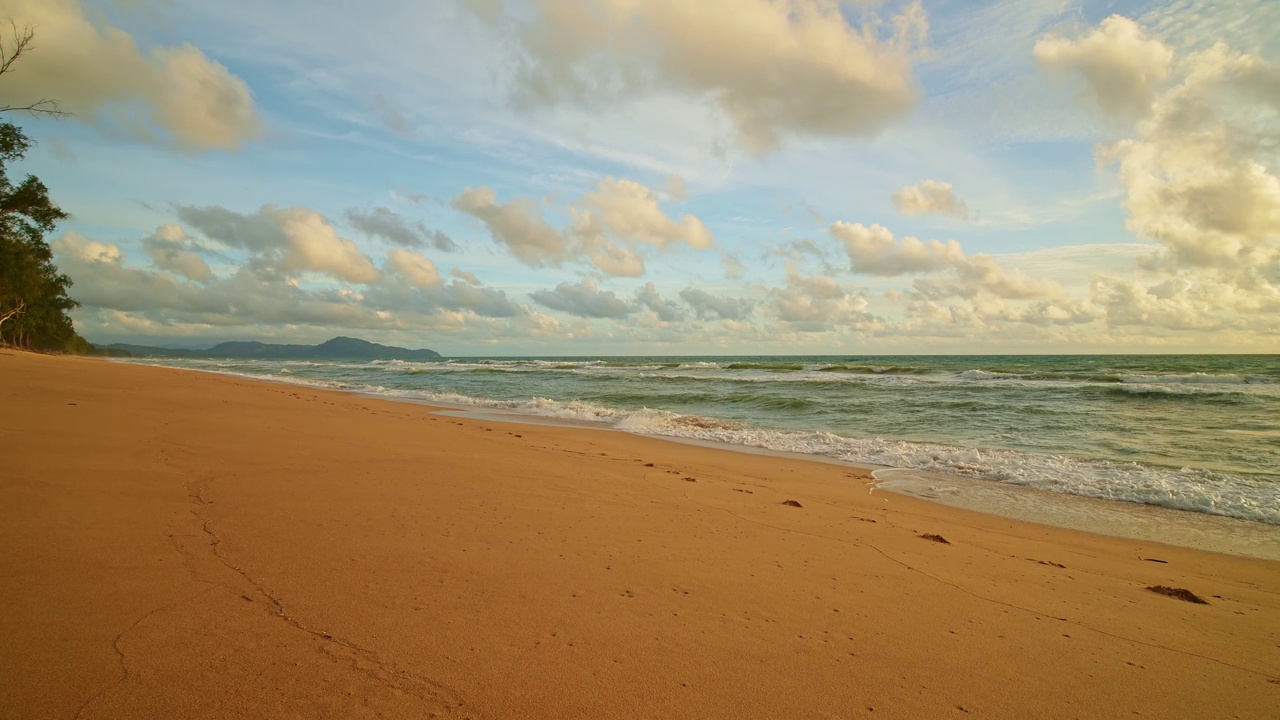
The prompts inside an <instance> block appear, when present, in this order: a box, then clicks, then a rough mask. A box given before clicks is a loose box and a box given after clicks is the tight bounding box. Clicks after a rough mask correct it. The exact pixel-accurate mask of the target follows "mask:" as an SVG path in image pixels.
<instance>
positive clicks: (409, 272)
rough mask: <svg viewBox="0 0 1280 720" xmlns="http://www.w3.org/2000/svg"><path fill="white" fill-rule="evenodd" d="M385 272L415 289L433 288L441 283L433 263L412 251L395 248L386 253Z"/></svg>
mask: <svg viewBox="0 0 1280 720" xmlns="http://www.w3.org/2000/svg"><path fill="white" fill-rule="evenodd" d="M387 270H388V271H390V272H392V273H394V274H396V275H398V276H400V277H402V278H404V279H405V280H408V281H409V283H410V284H412V285H415V286H417V287H435V286H436V285H439V284H440V283H441V282H442V281H441V279H440V272H439V271H438V270H436V266H435V263H433V262H431V260H429V259H428V258H425V257H423V256H422V255H419V254H418V253H416V252H413V251H412V250H404V249H401V248H396V249H394V250H392V251H391V252H389V253H387Z"/></svg>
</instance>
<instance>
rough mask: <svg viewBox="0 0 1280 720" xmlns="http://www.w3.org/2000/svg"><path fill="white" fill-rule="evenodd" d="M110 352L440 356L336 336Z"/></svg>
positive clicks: (124, 346)
mask: <svg viewBox="0 0 1280 720" xmlns="http://www.w3.org/2000/svg"><path fill="white" fill-rule="evenodd" d="M105 349H106V350H116V351H122V352H127V353H129V354H130V355H133V356H135V357H190V358H260V359H263V360H410V361H422V360H434V359H435V358H438V357H440V353H438V352H436V351H434V350H409V349H407V348H402V347H393V346H390V345H379V344H378V343H371V342H369V341H368V340H360V339H359V338H349V337H336V338H334V339H332V340H328V341H326V342H322V343H320V344H319V345H271V344H268V343H260V342H243V341H234V342H224V343H219V344H217V345H214V346H213V347H211V348H209V349H208V350H179V349H174V348H161V347H150V346H147V345H130V344H128V343H114V344H112V345H107V346H105Z"/></svg>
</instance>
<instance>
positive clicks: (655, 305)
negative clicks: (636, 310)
mask: <svg viewBox="0 0 1280 720" xmlns="http://www.w3.org/2000/svg"><path fill="white" fill-rule="evenodd" d="M636 302H638V303H640V305H642V306H643V307H646V308H648V309H649V310H652V311H653V312H654V314H656V315H657V316H658V319H659V320H661V321H662V322H676V321H678V320H683V319H684V311H683V310H681V309H680V307H679V306H678V305H676V304H675V303H673V302H671V301H670V300H667V299H664V298H663V297H662V296H661V295H659V294H658V290H657V288H655V287H654V285H653V283H651V282H649V283H645V284H644V287H642V288H640V289H639V290H636Z"/></svg>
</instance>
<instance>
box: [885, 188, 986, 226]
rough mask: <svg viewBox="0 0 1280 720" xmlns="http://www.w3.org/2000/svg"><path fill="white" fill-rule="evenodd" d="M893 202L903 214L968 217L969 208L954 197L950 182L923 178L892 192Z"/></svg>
mask: <svg viewBox="0 0 1280 720" xmlns="http://www.w3.org/2000/svg"><path fill="white" fill-rule="evenodd" d="M893 204H894V205H895V206H896V207H897V208H898V211H899V212H901V213H902V214H903V215H924V214H926V213H933V214H936V215H953V216H955V217H958V218H961V219H967V218H968V217H969V208H968V207H966V206H965V204H964V201H963V200H961V199H960V198H958V197H956V194H955V190H954V189H953V188H952V187H951V183H949V182H942V181H940V180H925V181H924V182H922V183H919V184H917V185H907V186H906V187H903V188H901V189H899V190H898V191H897V192H895V193H894V194H893Z"/></svg>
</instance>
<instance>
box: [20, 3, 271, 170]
mask: <svg viewBox="0 0 1280 720" xmlns="http://www.w3.org/2000/svg"><path fill="white" fill-rule="evenodd" d="M0 15H2V16H4V17H5V18H6V19H11V20H13V21H14V22H15V23H16V24H17V26H18V27H19V28H22V27H25V26H30V27H31V28H32V29H33V30H34V31H35V33H36V36H35V40H34V42H33V46H32V48H30V49H29V52H28V53H27V54H25V55H24V56H23V57H22V58H21V59H20V60H19V61H18V63H17V64H16V65H15V66H14V67H13V69H12V71H11V72H10V73H6V74H5V78H4V82H3V83H0V104H6V105H18V106H21V105H27V104H30V103H32V102H36V101H38V100H41V99H44V98H50V99H53V100H56V101H57V102H58V104H59V105H60V106H61V107H62V109H64V110H66V111H68V112H70V113H72V114H73V115H74V116H76V117H78V118H81V119H83V120H85V121H88V122H94V123H97V124H99V125H101V126H103V127H106V128H110V129H112V130H114V131H119V132H125V133H128V134H130V135H133V136H135V137H139V138H142V139H145V140H150V141H155V142H159V143H163V144H168V145H172V146H174V147H177V148H179V149H183V150H191V151H196V150H235V149H237V148H239V147H241V146H242V145H243V144H244V143H245V142H246V141H248V140H251V139H253V138H255V137H257V136H258V135H259V134H260V132H261V122H260V121H259V119H258V116H257V111H256V109H255V108H254V104H253V97H252V95H251V93H250V92H249V87H248V86H247V85H245V83H244V81H243V80H241V79H240V78H237V77H235V76H234V75H232V74H231V73H230V72H229V71H228V70H227V69H226V68H225V67H223V66H222V65H221V64H219V63H217V62H215V61H213V60H211V59H209V58H208V57H207V56H205V55H204V53H202V52H200V50H198V49H197V48H195V47H192V46H191V45H179V46H176V47H155V48H152V49H151V50H150V51H149V52H144V51H143V50H142V49H140V48H139V47H138V45H137V43H136V42H135V40H134V39H133V37H132V36H130V35H129V34H128V33H127V32H125V31H124V30H121V29H120V28H117V27H113V26H110V25H107V24H105V23H102V22H99V23H96V24H95V22H91V21H90V20H89V18H88V17H87V16H86V15H85V13H84V10H83V9H82V8H81V5H80V1H79V0H3V3H2V4H0Z"/></svg>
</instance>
